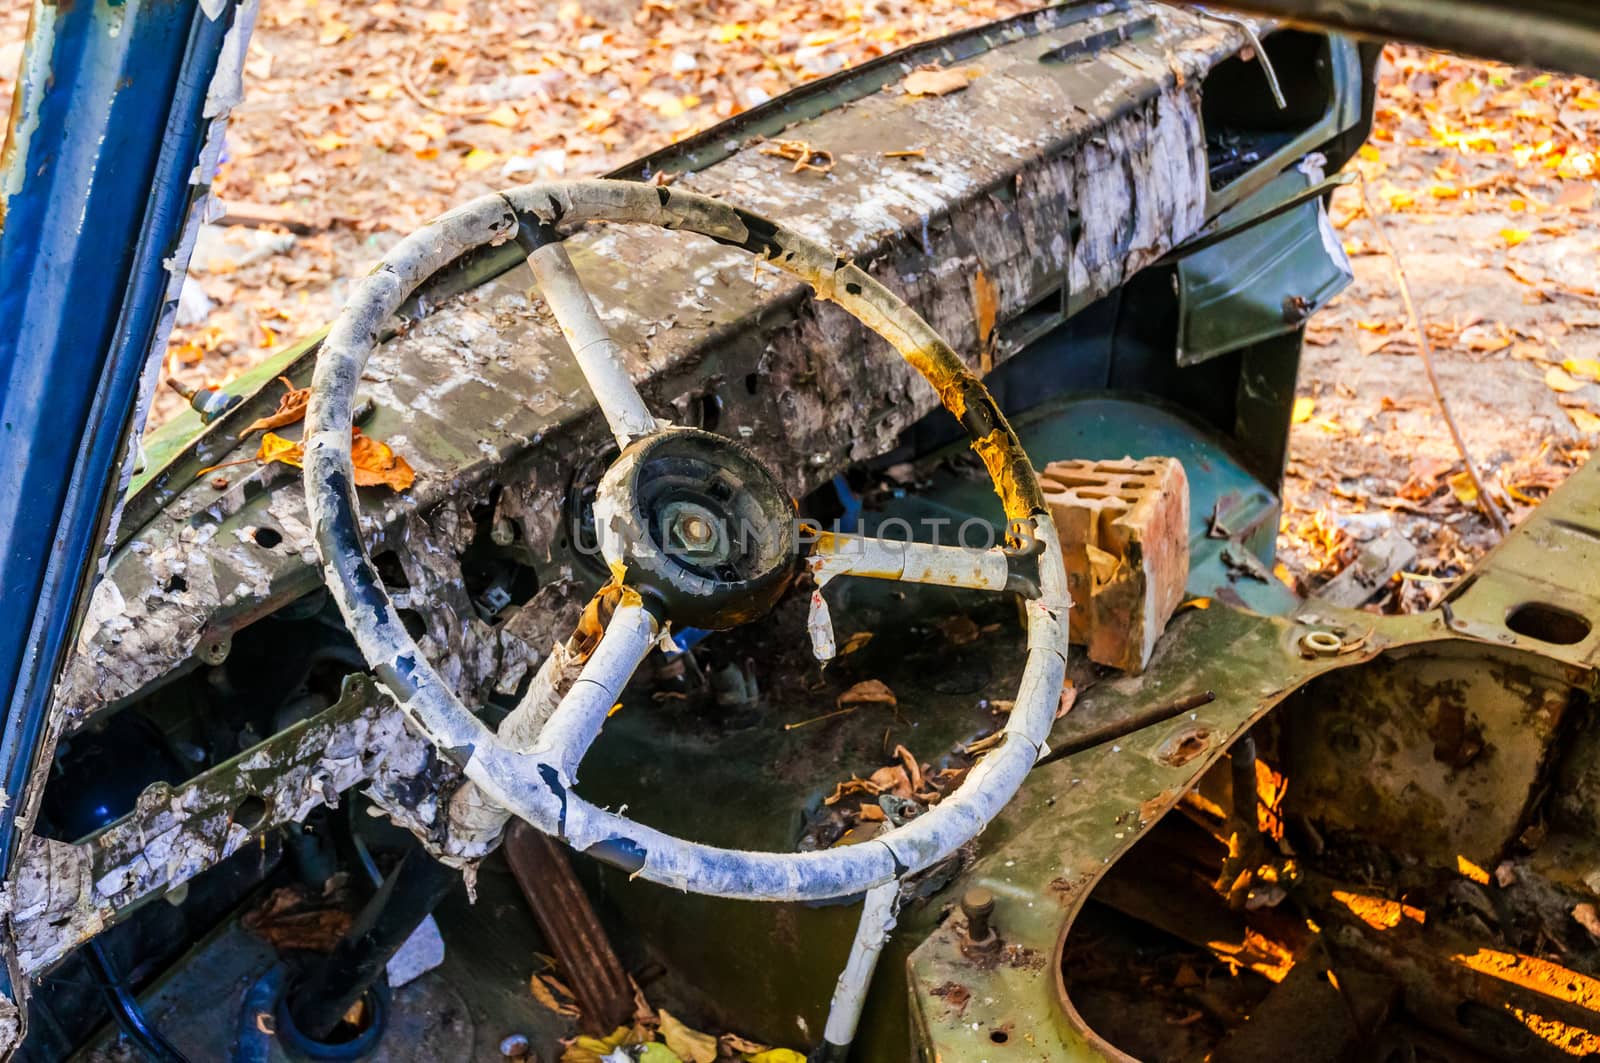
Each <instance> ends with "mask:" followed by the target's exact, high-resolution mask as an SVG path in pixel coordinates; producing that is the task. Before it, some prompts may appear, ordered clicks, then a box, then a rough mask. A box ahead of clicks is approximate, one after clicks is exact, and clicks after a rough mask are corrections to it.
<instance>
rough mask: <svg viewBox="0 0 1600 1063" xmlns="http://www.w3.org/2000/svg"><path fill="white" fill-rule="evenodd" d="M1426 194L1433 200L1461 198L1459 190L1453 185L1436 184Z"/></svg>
mask: <svg viewBox="0 0 1600 1063" xmlns="http://www.w3.org/2000/svg"><path fill="white" fill-rule="evenodd" d="M1428 192H1429V194H1430V195H1432V196H1433V198H1434V199H1458V198H1460V196H1461V189H1459V188H1457V187H1456V186H1455V185H1446V184H1437V185H1434V186H1433V187H1432V188H1430V189H1428Z"/></svg>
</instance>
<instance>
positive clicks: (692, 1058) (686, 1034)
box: [658, 1008, 717, 1063]
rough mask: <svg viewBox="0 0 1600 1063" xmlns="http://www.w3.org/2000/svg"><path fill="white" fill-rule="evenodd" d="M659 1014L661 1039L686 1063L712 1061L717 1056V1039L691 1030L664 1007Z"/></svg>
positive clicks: (709, 1062) (710, 1062) (706, 1062)
mask: <svg viewBox="0 0 1600 1063" xmlns="http://www.w3.org/2000/svg"><path fill="white" fill-rule="evenodd" d="M658 1014H659V1015H660V1016H661V1039H662V1040H663V1041H665V1042H666V1043H667V1047H668V1048H670V1049H672V1050H673V1051H674V1052H676V1053H677V1054H678V1055H679V1056H680V1057H682V1058H683V1059H684V1060H685V1061H686V1063H714V1061H715V1060H716V1058H717V1039H716V1038H715V1037H712V1036H711V1035H710V1034H707V1033H701V1032H700V1031H699V1030H691V1029H689V1027H687V1026H685V1025H684V1024H683V1023H681V1022H679V1021H678V1020H677V1019H675V1018H673V1016H672V1013H671V1012H670V1011H668V1010H667V1009H666V1008H662V1009H661V1011H660V1012H659V1013H658Z"/></svg>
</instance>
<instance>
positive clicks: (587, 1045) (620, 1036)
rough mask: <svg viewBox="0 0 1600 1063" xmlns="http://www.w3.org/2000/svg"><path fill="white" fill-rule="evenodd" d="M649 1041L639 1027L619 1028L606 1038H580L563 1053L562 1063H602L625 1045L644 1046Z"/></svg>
mask: <svg viewBox="0 0 1600 1063" xmlns="http://www.w3.org/2000/svg"><path fill="white" fill-rule="evenodd" d="M649 1040H650V1038H648V1037H646V1036H645V1035H644V1033H643V1032H642V1031H641V1030H640V1029H639V1028H638V1027H637V1026H618V1027H617V1028H616V1029H615V1030H612V1031H611V1032H610V1033H608V1034H606V1035H605V1036H604V1037H589V1036H587V1035H585V1036H582V1037H579V1038H578V1039H577V1040H575V1041H573V1042H572V1043H571V1044H570V1045H568V1046H567V1050H566V1051H565V1052H563V1053H561V1063H600V1061H601V1060H603V1059H604V1058H605V1057H606V1056H608V1055H610V1054H611V1053H612V1052H613V1051H615V1050H616V1049H618V1048H620V1047H622V1046H623V1045H642V1044H644V1043H645V1042H647V1041H649Z"/></svg>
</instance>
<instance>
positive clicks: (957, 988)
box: [928, 982, 972, 1015]
mask: <svg viewBox="0 0 1600 1063" xmlns="http://www.w3.org/2000/svg"><path fill="white" fill-rule="evenodd" d="M928 993H929V995H931V996H936V997H938V998H939V999H940V1000H943V1001H944V1002H945V1003H946V1004H948V1005H950V1007H951V1008H952V1009H953V1010H954V1011H955V1013H956V1014H957V1015H960V1014H961V1013H962V1012H964V1011H966V1010H967V1002H968V1001H970V1000H971V999H972V990H970V989H968V988H967V987H966V986H964V985H961V984H960V983H958V982H945V983H943V984H941V985H936V986H934V987H933V988H932V989H930V990H928Z"/></svg>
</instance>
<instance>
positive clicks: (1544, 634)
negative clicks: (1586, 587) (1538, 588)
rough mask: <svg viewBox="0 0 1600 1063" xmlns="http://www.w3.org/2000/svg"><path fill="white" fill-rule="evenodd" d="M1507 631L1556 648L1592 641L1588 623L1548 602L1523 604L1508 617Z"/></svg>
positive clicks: (1591, 626)
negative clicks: (1588, 639) (1509, 630)
mask: <svg viewBox="0 0 1600 1063" xmlns="http://www.w3.org/2000/svg"><path fill="white" fill-rule="evenodd" d="M1506 627H1508V628H1510V629H1511V630H1512V631H1515V632H1516V633H1517V634H1519V635H1525V636H1527V637H1528V638H1530V639H1537V640H1538V641H1540V642H1548V643H1550V644H1551V645H1554V646H1571V645H1573V644H1574V643H1578V642H1582V641H1583V640H1584V639H1586V638H1588V637H1589V632H1590V631H1592V630H1593V629H1594V625H1592V624H1590V623H1589V621H1588V619H1587V618H1585V617H1583V616H1581V615H1579V614H1578V613H1574V612H1573V611H1572V610H1570V609H1563V608H1561V607H1560V606H1559V605H1551V604H1549V603H1548V602H1523V603H1522V604H1521V605H1516V606H1512V608H1511V609H1510V611H1509V612H1507V613H1506Z"/></svg>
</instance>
